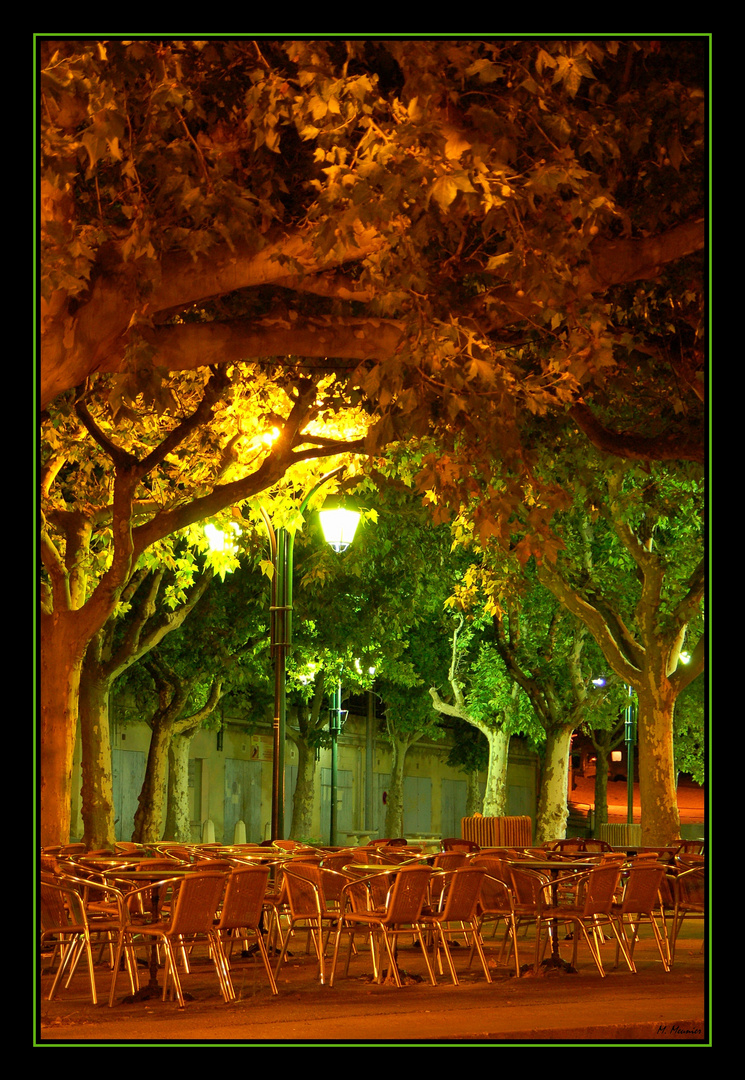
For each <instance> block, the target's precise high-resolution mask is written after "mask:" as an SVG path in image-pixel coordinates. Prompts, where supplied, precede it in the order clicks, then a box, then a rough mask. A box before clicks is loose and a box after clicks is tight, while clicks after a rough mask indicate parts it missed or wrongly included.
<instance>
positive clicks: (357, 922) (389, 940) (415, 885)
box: [329, 863, 437, 987]
mask: <svg viewBox="0 0 745 1080" xmlns="http://www.w3.org/2000/svg"><path fill="white" fill-rule="evenodd" d="M431 876H432V867H431V866H428V865H427V864H426V863H411V864H404V865H401V866H400V867H398V868H397V869H396V870H392V871H390V872H388V873H384V874H374V875H371V876H370V878H369V879H368V880H367V881H365V880H363V879H360V880H359V881H354V882H350V883H348V884H347V885H345V887H344V890H343V893H344V894H345V896H346V897H347V898H349V900H350V905H351V906H348V907H347V909H346V910H344V911H343V912H342V913H341V916H340V919H339V925H338V928H337V934H336V941H335V943H334V957H333V962H332V965H331V977H330V979H329V986H333V983H334V976H335V972H336V964H337V959H338V952H339V943H340V940H341V935H342V934H343V933H346V934H348V935H350V939H351V938H353V936H354V935H355V934H357V933H359V932H360V931H363V932H366V933H367V936H368V940H369V942H370V948H371V953H372V959H373V971H374V976H375V978H376V981H377V982H382V981H383V968H382V963H381V960H382V948H381V947H380V944H379V943H380V942H382V945H383V946H384V947H385V951H386V955H387V957H388V964H389V968H388V971H389V975H390V976H391V977H392V978H393V981H394V982H395V984H396V986H398V987H401V986H402V985H403V983H402V981H401V973H400V971H399V968H398V965H397V962H396V950H395V945H396V942H397V940H398V937H399V936H400V935H401V934H413V935H414V937H415V939H416V940H418V942H419V945H420V947H421V952H422V955H423V957H424V961H425V964H426V966H427V972H428V974H429V979H430V982H431V984H432V985H433V986H436V985H437V982H436V980H435V974H434V970H433V968H432V965H431V963H430V959H429V955H428V953H427V949H426V947H425V941H424V935H423V929H424V924H423V922H422V911H423V908H424V905H425V902H426V900H427V894H428V889H429V883H430V878H431ZM386 879H387V880H386ZM391 880H392V883H390V882H391ZM381 882H382V883H384V887H385V888H387V890H388V891H387V893H386V896H385V898H384V899H383V902H382V903H380V901H381V899H382V898H381V895H380V891H379V889H380V885H381ZM365 893H366V895H367V897H369V901H366V900H365V899H364V896H365ZM363 905H366V906H363ZM376 939H377V941H376ZM376 944H377V954H376ZM350 947H351V940H350ZM347 965H348V961H347Z"/></svg>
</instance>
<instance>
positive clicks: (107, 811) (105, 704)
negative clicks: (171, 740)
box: [78, 552, 212, 849]
mask: <svg viewBox="0 0 745 1080" xmlns="http://www.w3.org/2000/svg"><path fill="white" fill-rule="evenodd" d="M186 554H190V553H188V552H187V553H186ZM186 561H187V562H188V561H189V560H188V559H187V560H186ZM187 576H188V577H189V579H191V578H192V577H193V570H191V569H190V570H189V572H188V575H187ZM167 579H168V573H167V571H166V568H165V565H161V566H159V567H157V568H153V567H146V566H142V567H140V569H139V570H137V571H135V573H134V574H133V575H132V577H131V579H130V581H129V582H128V583H127V585H126V587H125V588H124V589H123V590H122V594H121V601H120V604H121V609H122V614H120V615H119V616H117V615H116V614H114V615H112V616H110V617H109V619H108V620H107V621H106V622H105V623H104V625H103V626H102V627H101V629H100V630H99V631H98V633H96V634H95V635H94V636H93V638H92V639H91V641H90V643H89V644H88V648H87V650H86V653H85V659H84V661H83V666H82V669H81V673H80V690H79V697H78V710H79V720H80V747H81V815H82V819H83V836H82V838H81V839H82V841H83V843H85V844H86V846H87V847H88V848H89V849H96V848H105V847H108V846H110V845H112V844H113V843H114V840H115V832H114V826H115V817H114V795H113V780H112V771H111V734H110V724H109V704H110V700H111V692H112V688H113V685H114V683H115V681H116V679H118V678H119V677H120V676H121V675H122V674H123V673H124V672H125V671H127V669H128V668H130V667H131V666H132V665H133V664H135V663H137V662H138V661H139V660H141V659H142V657H144V656H145V655H146V654H147V653H148V652H150V650H151V649H154V648H155V647H156V645H157V644H158V643H159V642H160V641H162V640H163V638H164V637H165V635H166V634H169V633H173V632H174V631H175V630H177V629H178V628H179V627H180V626H181V624H182V623H183V621H184V619H186V618H187V616H188V615H189V614H190V613H191V612H192V611H193V610H194V606H195V605H196V604H197V603H198V602H199V600H200V598H201V597H202V596H203V595H204V592H205V590H206V589H207V587H208V586H209V583H210V581H211V580H212V570H211V569H208V570H206V571H204V572H203V573H201V574H197V575H196V577H195V579H194V581H193V583H192V584H190V585H189V587H188V588H187V589H186V592H185V599H184V602H183V603H181V604H179V605H178V606H177V607H176V608H175V609H174V608H170V607H168V606H167V604H164V603H162V602H161V603H160V604H158V597H159V594H161V590H162V592H163V593H164V594H165V593H167V589H168V580H167ZM125 611H126V614H124V612H125Z"/></svg>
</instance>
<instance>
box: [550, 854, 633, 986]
mask: <svg viewBox="0 0 745 1080" xmlns="http://www.w3.org/2000/svg"><path fill="white" fill-rule="evenodd" d="M620 878H621V866H620V865H619V864H618V863H608V864H601V865H599V866H597V867H596V868H595V869H593V870H590V871H587V872H585V873H580V874H572V875H568V876H567V877H565V878H558V879H556V880H555V881H552V882H550V883H549V884H548V885H546V886H544V888H543V890H542V891H543V902H542V905H541V908H540V911H539V913H538V918H537V921H536V947H537V948H536V956H540V955H542V952H541V937H542V931H543V929H544V927H545V928H546V929H547V930H549V936H550V933H552V932H553V933H555V929H553V928H552V927H551V924H554V926H555V924H556V923H557V922H559V921H561V922H565V923H572V924H573V927H574V933H573V938H572V946H573V949H572V967H576V964H577V952H578V945H579V938H580V934H581V935H582V937H583V938H584V940H585V943H586V944H587V946H588V948H589V950H590V954H591V956H592V958H593V960H594V961H595V966H596V967H597V969H598V972H599V973H600V975H601V977H603V978H605V969H604V968H603V963H602V958H601V956H600V943H601V942H602V941H603V940H604V939H603V928H604V927H608V929H610V930H611V932H612V933H613V935H614V937H615V939H616V941H617V943H618V948H619V949H620V951H621V953H622V954H623V957H624V960H625V961H626V963H627V965H628V967H629V970H633V967H632V962H631V958H630V956H629V954H628V951H627V949H626V943H625V941H624V939H623V937H622V935H621V934H620V933H619V930H618V926H617V923H616V919H615V917H614V913H613V904H614V903H615V901H616V894H617V889H618V883H619V881H620ZM566 886H570V889H569V892H568V894H567V895H569V896H570V898H571V899H570V901H569V902H568V903H566V904H562V903H556V902H555V901H554V899H553V898H554V897H555V896H557V895H561V894H562V891H563V889H564V888H565V887H566ZM575 890H576V891H575Z"/></svg>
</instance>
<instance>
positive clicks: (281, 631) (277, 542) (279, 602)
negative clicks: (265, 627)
mask: <svg viewBox="0 0 745 1080" xmlns="http://www.w3.org/2000/svg"><path fill="white" fill-rule="evenodd" d="M343 468H344V466H343V465H340V466H339V467H338V468H336V469H332V471H331V472H329V473H326V475H325V476H322V477H321V479H320V480H319V481H318V483H317V484H316V485H315V487H313V488H312V489H311V490H310V491H309V492H308V494H307V495H306V496H305V498H304V499H303V501H302V503H301V504H300V513H301V514H302V513H304V512H305V509H306V507H307V506H308V503H309V502H310V500H311V498H312V497H313V496H314V495H315V493H316V492H317V491H318V489H319V488H320V487H322V486H323V484H325V483H326V482H327V481H328V480H330V479H331V477H332V476H336V474H337V473H339V472H341V471H342V469H343ZM260 509H261V516H262V518H263V519H264V525H265V526H266V530H267V533H268V534H269V544H270V548H271V556H272V566H273V567H274V573H273V575H272V589H271V601H270V606H269V635H270V643H271V644H270V647H271V656H272V660H273V662H274V718H273V721H272V743H273V749H272V817H271V838H272V840H283V839H284V816H285V732H286V728H287V652H288V650H289V648H290V647H291V645H292V574H293V554H294V551H293V549H294V537H293V535H292V533H290V532H288V531H287V529H285V528H280V529H277V530H276V531H275V529H274V528H273V526H272V523H271V521H270V519H269V515H268V514H267V512H266V511H265V510H264V508H263V507H260Z"/></svg>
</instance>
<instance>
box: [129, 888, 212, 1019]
mask: <svg viewBox="0 0 745 1080" xmlns="http://www.w3.org/2000/svg"><path fill="white" fill-rule="evenodd" d="M225 877H226V875H225V874H224V873H222V871H215V870H211V871H198V872H197V871H195V872H194V873H189V874H186V875H184V876H183V877H179V878H171V879H164V880H163V881H159V882H154V883H152V884H150V885H148V886H146V887H145V888H143V889H134V890H132V893H141V892H145V891H152V890H153V889H156V888H158V889H161V890H162V889H164V888H168V889H172V890H173V900H172V903H171V907H170V918H168V919H165V918H158V919H157V921H155V922H150V923H139V922H138V923H133V922H131V921H130V920H129V918H128V916H126V915H125V922H124V933H123V934H122V936H121V938H120V944H119V949H118V950H117V956H116V959H115V962H114V977H113V979H112V985H111V994H110V998H109V1004H110V1005H112V1004H113V1000H114V992H115V988H116V977H117V972H118V969H119V963H120V959H121V957H120V951H121V948H122V947H123V945H126V944H129V943H132V944H133V945H134V938H135V935H136V936H137V938H138V939H139V943H140V944H142V943H147V942H148V941H149V940H150V939H152V941H151V944H158V945H160V946H162V949H163V954H164V957H165V975H164V979H163V1000H164V1001H165V1000H166V996H167V992H168V984H169V979H170V980H171V981H172V983H173V988H174V991H175V994H176V998H177V1000H178V1004H179V1008H182V1009H183V1008H185V1006H186V1001H185V998H184V992H183V989H182V985H181V978H180V976H179V970H178V967H179V966H178V963H177V950H178V953H179V955H181V957H182V962H183V966H184V968H185V969H186V972H187V973H188V970H189V965H188V962H187V960H186V948H187V946H193V945H194V943H195V942H196V941H198V940H199V939H203V940H204V941H206V942H207V944H208V945H209V952H210V957H211V960H212V962H213V963H214V965H215V970H216V973H217V977H218V981H219V984H220V991H221V993H222V995H223V998H224V999H225V1001H230V1000H231V997H230V979H229V975H228V972H227V960H226V959H225V954H224V952H223V947H222V941H221V939H220V937H219V935H218V934H217V932H216V929H215V921H216V917H217V911H218V908H219V906H220V901H221V900H222V895H223V891H224V889H225ZM131 895H132V894H131V893H130V894H127V895H125V900H126V899H127V896H131ZM125 909H126V905H125Z"/></svg>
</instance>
